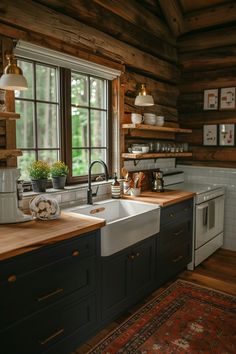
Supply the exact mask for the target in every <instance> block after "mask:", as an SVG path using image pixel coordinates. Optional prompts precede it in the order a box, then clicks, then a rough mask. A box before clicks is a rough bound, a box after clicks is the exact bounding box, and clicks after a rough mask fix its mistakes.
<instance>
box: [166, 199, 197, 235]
mask: <svg viewBox="0 0 236 354" xmlns="http://www.w3.org/2000/svg"><path fill="white" fill-rule="evenodd" d="M192 215H193V201H192V199H188V200H186V201H184V202H181V203H177V204H174V205H171V206H169V207H165V208H162V209H161V229H162V228H163V227H164V226H165V225H167V224H169V223H173V222H181V221H182V220H186V218H192Z"/></svg>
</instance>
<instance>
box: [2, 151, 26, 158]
mask: <svg viewBox="0 0 236 354" xmlns="http://www.w3.org/2000/svg"><path fill="white" fill-rule="evenodd" d="M21 155H22V151H21V150H16V149H0V160H3V159H10V158H12V157H17V156H21Z"/></svg>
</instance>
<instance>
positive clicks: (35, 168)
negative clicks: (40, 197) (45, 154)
mask: <svg viewBox="0 0 236 354" xmlns="http://www.w3.org/2000/svg"><path fill="white" fill-rule="evenodd" d="M28 170H29V176H30V178H31V182H32V187H33V191H34V192H46V187H47V180H48V177H49V174H50V166H49V164H48V163H47V162H46V161H42V160H37V161H33V162H32V163H31V164H30V166H29V168H28Z"/></svg>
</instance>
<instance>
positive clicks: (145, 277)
mask: <svg viewBox="0 0 236 354" xmlns="http://www.w3.org/2000/svg"><path fill="white" fill-rule="evenodd" d="M155 241H156V236H153V237H149V238H148V239H146V240H144V241H142V242H139V243H137V244H135V245H134V246H131V247H129V248H126V249H125V250H124V251H121V252H118V253H116V254H114V255H112V256H109V257H102V259H101V276H102V289H101V291H102V294H101V311H102V313H101V316H102V321H106V320H108V319H111V318H113V317H115V316H117V315H118V314H119V313H121V312H122V311H124V309H126V308H127V307H128V306H130V305H132V304H134V303H135V302H137V301H138V300H140V299H141V298H142V297H144V296H145V295H147V294H148V293H149V292H150V291H151V290H152V289H153V285H154V265H155Z"/></svg>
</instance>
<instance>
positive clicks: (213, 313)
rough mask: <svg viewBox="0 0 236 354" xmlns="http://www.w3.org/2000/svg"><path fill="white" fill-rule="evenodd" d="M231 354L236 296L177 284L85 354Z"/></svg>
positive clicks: (234, 344)
mask: <svg viewBox="0 0 236 354" xmlns="http://www.w3.org/2000/svg"><path fill="white" fill-rule="evenodd" d="M131 353H133V354H152V353H153V354H170V353H171V354H175V353H181V354H184V353H191V354H197V353H201V354H203V353H204V354H208V353H214V354H235V353H236V297H234V296H230V295H227V294H225V293H222V292H218V291H215V290H213V289H209V288H205V287H202V286H199V285H195V284H192V283H189V282H186V281H182V280H177V281H176V282H175V283H173V284H172V285H171V286H170V287H169V288H168V289H166V290H165V291H164V292H162V293H161V295H159V296H157V297H156V298H154V299H153V300H151V301H150V302H148V303H147V304H145V305H144V306H143V307H142V308H141V309H140V310H139V311H137V312H136V313H135V314H134V315H132V316H131V317H130V318H129V319H128V320H127V321H126V322H124V323H123V324H121V325H120V326H119V327H118V328H117V329H115V330H114V331H113V332H112V333H110V334H109V335H108V336H107V337H106V338H105V339H103V340H102V341H101V342H100V343H99V344H98V345H97V346H96V347H94V348H93V349H92V350H90V351H89V354H131Z"/></svg>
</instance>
